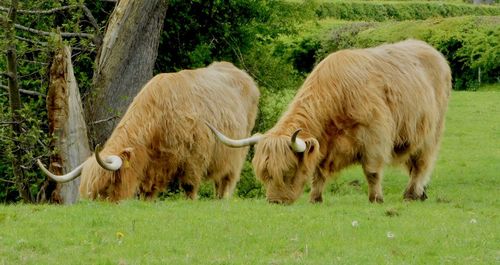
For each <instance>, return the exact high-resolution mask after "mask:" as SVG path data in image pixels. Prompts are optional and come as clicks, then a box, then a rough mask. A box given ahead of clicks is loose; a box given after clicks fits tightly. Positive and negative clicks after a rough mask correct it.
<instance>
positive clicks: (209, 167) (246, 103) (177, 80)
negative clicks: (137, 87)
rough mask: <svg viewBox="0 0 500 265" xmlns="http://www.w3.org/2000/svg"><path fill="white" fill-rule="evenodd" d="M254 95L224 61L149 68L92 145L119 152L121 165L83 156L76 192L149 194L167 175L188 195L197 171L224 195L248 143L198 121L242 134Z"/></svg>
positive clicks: (253, 109) (250, 120) (114, 196)
mask: <svg viewBox="0 0 500 265" xmlns="http://www.w3.org/2000/svg"><path fill="white" fill-rule="evenodd" d="M258 99H259V91H258V88H257V87H256V85H255V83H254V81H253V80H252V78H251V77H250V76H249V75H248V74H246V73H245V72H244V71H242V70H239V69H238V68H236V67H235V66H233V65H232V64H231V63H228V62H218V63H213V64H211V65H210V66H208V67H207V68H200V69H196V70H184V71H180V72H178V73H168V74H159V75H157V76H155V77H154V78H153V79H151V80H150V81H149V82H148V83H147V84H146V85H145V86H144V88H143V89H142V90H141V91H140V92H139V94H138V95H137V96H136V97H135V99H134V100H133V102H132V103H131V105H130V106H129V108H128V110H127V112H126V113H125V115H124V116H123V118H122V120H121V121H120V123H119V124H118V126H117V127H116V128H115V130H114V131H113V133H112V135H111V137H110V138H109V140H108V141H107V143H106V145H105V146H104V148H103V150H102V152H101V153H100V154H101V157H106V156H107V155H119V156H120V157H121V158H122V159H123V160H124V165H123V166H122V168H121V169H120V170H118V171H116V172H110V171H107V170H105V169H103V168H101V167H100V166H99V165H98V164H97V162H96V160H95V157H94V156H92V157H90V158H89V159H88V160H87V161H86V162H85V166H84V168H83V170H82V175H81V177H82V179H81V184H80V195H81V197H83V198H91V199H95V198H105V199H109V200H111V201H117V200H121V199H126V198H130V197H133V196H134V195H135V194H140V195H141V196H143V197H146V198H151V197H154V196H155V195H156V194H157V193H158V192H159V191H161V190H163V189H164V188H165V186H166V185H167V183H169V182H170V181H171V180H173V179H174V178H178V179H179V181H180V183H181V186H182V188H183V189H184V190H185V192H186V194H187V196H188V197H190V198H195V197H196V193H197V191H198V187H199V184H200V182H201V181H202V180H203V179H210V180H213V181H214V182H215V186H216V192H217V195H218V196H219V197H225V196H230V195H231V194H232V192H233V190H234V187H235V184H236V182H237V181H238V179H239V175H240V171H241V168H242V165H243V162H244V159H245V155H246V153H247V150H248V149H247V148H243V149H234V148H229V147H226V146H224V145H223V144H221V143H219V142H218V141H217V140H216V139H215V138H214V136H213V135H212V133H211V132H210V130H209V129H208V128H207V127H206V126H205V124H204V121H207V122H210V123H211V124H214V125H216V126H218V127H220V128H223V129H224V130H225V131H226V132H228V133H229V135H231V136H232V137H247V136H248V135H249V134H250V132H251V130H252V128H253V126H254V122H255V118H256V114H257V105H258Z"/></svg>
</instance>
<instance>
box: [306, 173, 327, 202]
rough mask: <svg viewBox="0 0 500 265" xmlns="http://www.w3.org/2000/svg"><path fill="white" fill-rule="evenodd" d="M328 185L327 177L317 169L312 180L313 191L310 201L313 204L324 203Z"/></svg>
mask: <svg viewBox="0 0 500 265" xmlns="http://www.w3.org/2000/svg"><path fill="white" fill-rule="evenodd" d="M325 183H326V175H325V174H324V173H323V172H322V171H321V169H319V168H317V169H316V172H315V173H314V175H313V179H312V185H311V186H312V189H311V195H310V198H309V201H310V202H311V203H318V202H323V196H322V194H323V189H324V187H325Z"/></svg>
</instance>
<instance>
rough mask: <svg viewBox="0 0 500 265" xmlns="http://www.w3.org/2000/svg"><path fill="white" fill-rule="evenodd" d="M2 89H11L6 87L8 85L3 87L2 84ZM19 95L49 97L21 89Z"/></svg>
mask: <svg viewBox="0 0 500 265" xmlns="http://www.w3.org/2000/svg"><path fill="white" fill-rule="evenodd" d="M0 87H1V88H3V89H5V90H9V87H8V86H6V85H1V84H0ZM19 93H22V94H25V95H30V96H39V97H42V98H46V97H47V96H45V95H44V94H42V93H40V92H36V91H31V90H26V89H19Z"/></svg>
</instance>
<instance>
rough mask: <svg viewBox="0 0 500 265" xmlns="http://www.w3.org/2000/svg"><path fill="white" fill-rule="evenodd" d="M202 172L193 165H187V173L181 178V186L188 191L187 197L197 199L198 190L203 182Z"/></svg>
mask: <svg viewBox="0 0 500 265" xmlns="http://www.w3.org/2000/svg"><path fill="white" fill-rule="evenodd" d="M201 176H202V174H201V172H199V170H195V169H193V167H191V166H186V168H185V174H184V176H182V177H181V178H180V182H181V188H182V189H183V190H184V192H185V193H186V197H187V198H188V199H191V200H195V199H196V198H197V197H198V190H199V189H200V183H201Z"/></svg>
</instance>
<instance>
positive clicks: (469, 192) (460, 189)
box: [0, 91, 500, 264]
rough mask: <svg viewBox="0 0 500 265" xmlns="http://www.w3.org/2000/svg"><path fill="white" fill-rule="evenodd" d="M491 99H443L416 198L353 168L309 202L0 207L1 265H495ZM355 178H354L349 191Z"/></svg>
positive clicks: (498, 207) (495, 105)
mask: <svg viewBox="0 0 500 265" xmlns="http://www.w3.org/2000/svg"><path fill="white" fill-rule="evenodd" d="M499 103H500V92H495V91H488V92H454V93H453V95H452V99H451V106H450V109H449V112H448V115H447V129H446V135H445V138H444V141H443V145H442V148H441V149H442V151H441V153H440V159H439V161H438V164H437V167H436V170H435V172H434V175H433V179H432V181H431V185H430V187H429V190H428V195H429V199H428V200H427V201H425V202H412V203H407V202H404V201H403V200H402V193H403V190H404V187H405V185H406V181H407V176H406V175H405V174H404V172H403V171H401V170H399V169H389V170H387V172H386V177H385V180H384V190H385V203H384V204H382V205H377V204H370V203H368V199H367V196H366V183H365V181H364V179H363V177H362V176H361V170H360V169H359V168H357V167H355V168H352V169H350V170H348V171H346V172H343V173H342V174H341V176H340V177H339V178H338V179H337V181H336V182H334V183H332V184H331V185H330V186H329V188H328V191H327V193H326V194H325V196H324V199H325V202H324V203H323V204H320V205H312V204H309V203H308V202H307V194H304V196H303V197H302V198H301V200H300V201H299V202H297V203H295V204H293V205H291V206H280V205H271V204H268V203H266V202H265V200H264V199H259V200H249V199H239V198H235V199H232V200H227V201H217V200H200V201H186V200H166V201H156V202H142V201H127V202H123V203H120V204H109V203H103V202H81V203H79V204H77V205H73V206H56V205H21V204H19V205H1V206H0V264H499V263H500V232H499V231H500V226H499V224H500V218H499V213H500V201H499V199H500V196H499V194H500V193H499V191H500V190H499V187H500V106H499ZM357 183H360V185H358V184H357Z"/></svg>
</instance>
